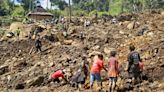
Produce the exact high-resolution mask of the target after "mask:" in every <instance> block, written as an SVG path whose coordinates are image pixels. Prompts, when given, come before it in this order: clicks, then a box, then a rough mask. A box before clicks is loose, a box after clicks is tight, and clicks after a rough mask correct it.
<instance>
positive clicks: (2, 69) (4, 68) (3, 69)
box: [0, 65, 9, 75]
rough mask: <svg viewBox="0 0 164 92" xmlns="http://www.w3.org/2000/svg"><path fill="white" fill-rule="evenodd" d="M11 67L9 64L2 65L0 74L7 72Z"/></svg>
mask: <svg viewBox="0 0 164 92" xmlns="http://www.w3.org/2000/svg"><path fill="white" fill-rule="evenodd" d="M8 68H9V67H8V66H7V65H4V66H0V75H2V74H5V73H6V72H8V71H9V69H8Z"/></svg>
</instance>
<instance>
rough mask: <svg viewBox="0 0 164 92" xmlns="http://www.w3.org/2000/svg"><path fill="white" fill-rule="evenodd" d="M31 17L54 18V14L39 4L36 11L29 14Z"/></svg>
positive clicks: (40, 18)
mask: <svg viewBox="0 0 164 92" xmlns="http://www.w3.org/2000/svg"><path fill="white" fill-rule="evenodd" d="M27 17H28V18H29V19H35V20H43V19H52V18H53V17H54V16H53V14H51V13H49V12H47V11H46V10H45V9H44V8H43V7H42V6H37V7H36V8H35V9H34V11H32V12H29V13H28V14H27Z"/></svg>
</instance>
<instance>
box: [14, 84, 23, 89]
mask: <svg viewBox="0 0 164 92" xmlns="http://www.w3.org/2000/svg"><path fill="white" fill-rule="evenodd" d="M24 87H25V86H24V84H23V83H18V84H16V86H15V89H24Z"/></svg>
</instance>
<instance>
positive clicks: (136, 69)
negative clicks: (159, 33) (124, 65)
mask: <svg viewBox="0 0 164 92" xmlns="http://www.w3.org/2000/svg"><path fill="white" fill-rule="evenodd" d="M129 50H130V53H129V55H128V69H127V72H128V73H129V79H131V80H132V81H131V83H132V84H133V83H135V82H136V81H137V80H138V79H141V75H142V71H143V63H142V60H141V58H140V55H139V53H138V52H137V51H135V47H134V46H133V45H132V46H130V47H129ZM116 54H117V52H116V51H111V52H110V58H109V61H108V65H107V66H108V67H105V65H104V61H103V55H102V54H98V55H97V56H95V57H94V58H93V64H92V66H91V68H90V69H89V64H87V63H86V62H85V58H83V60H84V61H83V62H82V64H81V66H80V69H79V70H78V71H77V73H75V74H74V75H73V76H72V78H71V80H67V79H66V78H65V76H66V72H67V71H65V69H59V70H57V71H55V72H54V73H53V74H52V75H51V81H52V80H53V81H54V82H55V81H57V82H58V83H59V78H63V79H65V80H66V81H67V82H68V83H70V84H74V85H78V84H80V85H82V87H85V85H84V84H85V81H86V79H87V76H88V74H89V71H90V88H91V89H92V88H93V84H94V82H95V81H97V83H98V85H99V87H101V89H102V79H101V71H102V70H103V69H104V70H105V71H106V72H107V74H108V78H109V92H113V91H114V90H115V88H116V82H117V78H118V76H119V72H120V69H119V66H120V65H119V62H118V59H117V58H116Z"/></svg>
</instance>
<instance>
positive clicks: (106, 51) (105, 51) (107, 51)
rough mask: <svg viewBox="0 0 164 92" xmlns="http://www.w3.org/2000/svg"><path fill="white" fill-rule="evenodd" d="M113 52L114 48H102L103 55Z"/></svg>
mask: <svg viewBox="0 0 164 92" xmlns="http://www.w3.org/2000/svg"><path fill="white" fill-rule="evenodd" d="M113 50H115V49H114V48H107V47H105V48H104V53H105V54H110V52H111V51H113Z"/></svg>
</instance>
